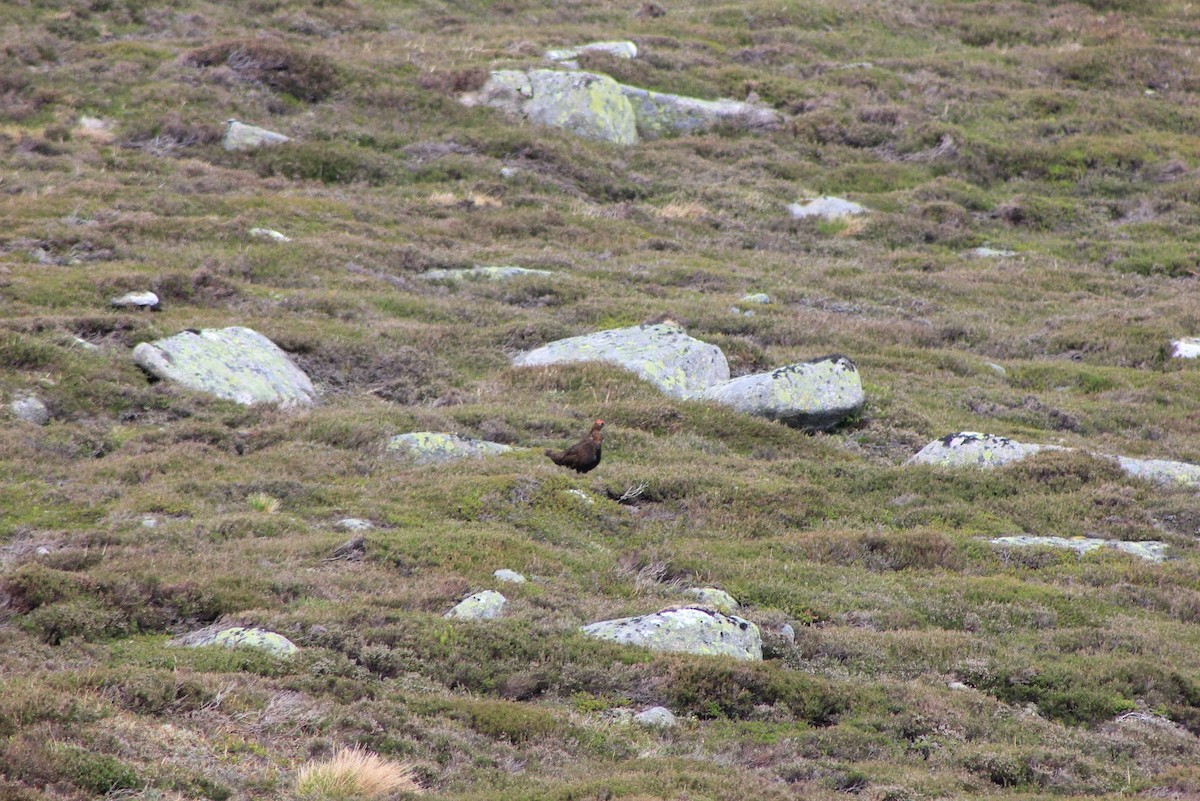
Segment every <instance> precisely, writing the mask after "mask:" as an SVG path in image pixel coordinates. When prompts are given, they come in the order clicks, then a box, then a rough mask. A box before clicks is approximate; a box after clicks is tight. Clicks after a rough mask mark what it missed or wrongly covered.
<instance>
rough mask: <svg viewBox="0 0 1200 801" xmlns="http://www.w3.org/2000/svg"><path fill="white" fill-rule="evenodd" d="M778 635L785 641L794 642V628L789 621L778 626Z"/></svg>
mask: <svg viewBox="0 0 1200 801" xmlns="http://www.w3.org/2000/svg"><path fill="white" fill-rule="evenodd" d="M779 636H780V637H782V638H783V639H784V640H786V641H787V642H793V643H794V642H795V641H796V630H795V629H794V628H792V624H791V623H784V624H783V625H782V626H780V627H779Z"/></svg>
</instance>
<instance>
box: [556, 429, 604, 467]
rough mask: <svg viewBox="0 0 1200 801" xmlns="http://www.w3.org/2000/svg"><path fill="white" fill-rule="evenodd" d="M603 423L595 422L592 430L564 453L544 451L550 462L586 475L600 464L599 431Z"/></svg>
mask: <svg viewBox="0 0 1200 801" xmlns="http://www.w3.org/2000/svg"><path fill="white" fill-rule="evenodd" d="M602 428H604V421H603V420H597V421H596V422H595V423H593V424H592V430H591V431H589V432H588V435H587V436H586V437H584V438H583V439H581V440H579V442H576V443H575V444H574V445H572V446H571V447H569V448H567V449H566V450H565V451H561V452H560V451H546V455H547V456H549V457H550V461H552V462H554V463H555V464H557V465H561V466H563V467H569V468H571V469H572V470H574V471H575V472H577V473H586V472H587V471H589V470H591V469H592V468H593V467H595V466H596V465H598V464H600V440H601V435H600V429H602Z"/></svg>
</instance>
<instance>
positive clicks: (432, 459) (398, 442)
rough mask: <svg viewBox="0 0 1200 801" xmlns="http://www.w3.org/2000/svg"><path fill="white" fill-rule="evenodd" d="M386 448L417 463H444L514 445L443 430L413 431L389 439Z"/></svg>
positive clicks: (402, 457)
mask: <svg viewBox="0 0 1200 801" xmlns="http://www.w3.org/2000/svg"><path fill="white" fill-rule="evenodd" d="M387 450H388V452H389V453H390V454H392V455H393V456H396V457H399V458H401V459H404V460H405V461H408V462H411V463H413V464H416V465H426V464H444V463H446V462H453V461H455V460H456V459H468V458H475V459H479V458H482V457H484V456H494V455H496V454H500V453H507V452H508V451H511V450H512V447H511V446H508V445H501V444H500V443H498V442H487V441H485V440H481V439H469V438H467V437H460V436H458V435H457V434H445V433H442V432H440V431H413V432H410V433H408V434H399V435H397V436H394V437H392V438H391V439H390V440H388V444H387Z"/></svg>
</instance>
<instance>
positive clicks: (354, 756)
mask: <svg viewBox="0 0 1200 801" xmlns="http://www.w3.org/2000/svg"><path fill="white" fill-rule="evenodd" d="M401 792H403V793H421V792H424V790H423V789H422V788H421V785H420V784H418V783H417V780H416V779H415V778H414V777H413V772H412V768H411V767H410V766H408V765H407V764H405V763H403V762H392V761H391V760H388V759H384V758H383V757H381V756H379V755H378V754H373V753H371V752H370V751H367V750H366V749H364V748H359V747H357V746H355V747H353V748H343V749H342V750H341V751H338V752H337V754H336V755H334V756H333V758H332V759H327V760H324V761H320V762H317V761H313V762H309V763H307V764H306V765H304V766H303V767H301V768H300V770H299V771H298V772H297V773H296V794H297V795H298V796H299V797H301V798H306V799H341V798H383V797H384V796H387V795H390V794H392V793H401Z"/></svg>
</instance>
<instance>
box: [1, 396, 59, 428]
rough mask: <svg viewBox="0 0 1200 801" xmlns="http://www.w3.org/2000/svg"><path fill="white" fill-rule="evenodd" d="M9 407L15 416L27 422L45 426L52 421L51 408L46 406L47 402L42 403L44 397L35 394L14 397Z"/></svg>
mask: <svg viewBox="0 0 1200 801" xmlns="http://www.w3.org/2000/svg"><path fill="white" fill-rule="evenodd" d="M8 408H9V411H11V412H12V414H13V417H15V418H17V419H18V420H24V421H25V422H26V423H33V424H34V425H35V426H44V425H46V423H49V422H50V410H49V409H48V408H46V404H44V403H42V399H41V398H39V397H37V396H35V395H22V396H21V397H19V398H14V399H13V401H12V402H11V403H9V404H8Z"/></svg>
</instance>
